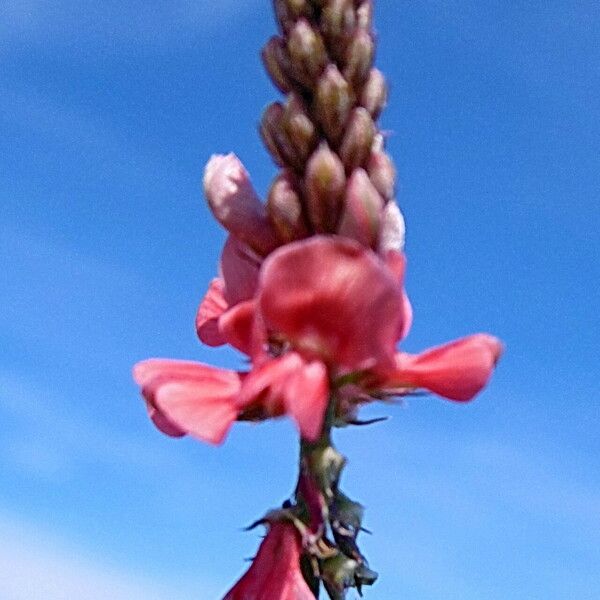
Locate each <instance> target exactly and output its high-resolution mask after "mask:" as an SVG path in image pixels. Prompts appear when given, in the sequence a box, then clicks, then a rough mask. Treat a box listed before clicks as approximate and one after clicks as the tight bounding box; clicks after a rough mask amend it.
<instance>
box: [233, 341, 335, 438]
mask: <svg viewBox="0 0 600 600" xmlns="http://www.w3.org/2000/svg"><path fill="white" fill-rule="evenodd" d="M328 399H329V383H328V380H327V370H326V368H325V365H324V364H323V363H321V362H318V361H314V362H311V363H307V362H306V361H305V360H304V359H303V358H302V357H301V356H300V355H299V354H298V353H296V352H288V353H287V354H285V355H283V356H280V357H278V358H271V359H270V360H268V361H266V362H264V363H263V364H262V365H260V366H258V367H254V368H253V369H252V371H251V372H250V373H249V374H248V375H247V376H246V377H245V379H244V381H243V384H242V391H241V392H240V394H239V396H238V403H237V406H238V408H239V409H247V408H249V407H254V408H257V407H258V408H260V410H261V414H264V415H265V416H271V417H279V416H281V415H283V414H289V415H290V417H291V418H292V419H294V421H295V422H296V424H297V426H298V429H299V431H300V433H301V435H302V437H303V438H304V439H307V440H309V441H316V440H317V439H318V437H319V435H320V434H321V428H322V426H323V419H324V416H325V410H326V408H327V402H328Z"/></svg>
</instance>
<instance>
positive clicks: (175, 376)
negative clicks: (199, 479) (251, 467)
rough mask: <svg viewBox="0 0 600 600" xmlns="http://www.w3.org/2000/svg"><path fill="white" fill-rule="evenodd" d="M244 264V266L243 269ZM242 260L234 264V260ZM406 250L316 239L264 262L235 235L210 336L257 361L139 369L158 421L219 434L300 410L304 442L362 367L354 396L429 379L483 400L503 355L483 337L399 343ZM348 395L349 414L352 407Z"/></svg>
mask: <svg viewBox="0 0 600 600" xmlns="http://www.w3.org/2000/svg"><path fill="white" fill-rule="evenodd" d="M240 261H241V264H242V266H241V267H240V268H234V267H235V265H236V264H237V263H238V262H240ZM231 265H233V267H232V268H230V266H231ZM404 269H405V259H404V256H403V255H402V254H401V253H399V252H398V251H395V250H389V251H387V253H386V255H385V256H384V257H381V256H379V255H377V254H375V253H374V252H372V251H371V250H369V249H367V248H365V247H363V246H361V245H360V244H358V243H357V242H354V241H352V240H349V239H345V238H341V237H335V236H313V237H311V238H309V239H306V240H302V241H298V242H292V243H289V244H286V245H285V246H283V247H281V248H279V249H278V250H276V251H275V252H273V253H271V254H270V255H269V256H268V257H267V258H266V259H264V261H263V262H262V266H261V267H260V269H259V267H258V264H257V263H255V262H252V261H250V262H248V256H247V250H246V249H245V248H244V245H243V244H241V243H239V242H238V241H237V240H235V238H232V237H230V239H229V241H228V244H227V245H226V248H225V250H224V252H223V258H222V273H223V276H222V278H219V279H215V280H213V282H212V283H211V286H210V288H209V290H208V293H207V295H206V297H205V298H204V300H203V302H202V304H201V305H200V309H199V312H198V318H197V326H198V333H199V335H200V338H201V339H202V340H204V341H206V342H207V343H209V344H210V345H219V344H223V343H228V344H230V345H232V346H233V347H235V348H237V349H239V350H241V351H242V352H244V353H245V354H246V355H247V356H249V357H250V359H251V363H252V364H251V369H250V370H249V372H244V373H238V372H236V371H228V370H224V369H217V368H214V367H209V366H207V365H202V364H199V363H190V362H182V361H166V360H150V361H145V362H142V363H140V364H138V365H137V366H136V367H135V370H134V377H135V379H136V381H137V382H138V383H139V384H140V385H141V386H142V393H143V395H144V397H145V398H146V401H147V404H148V410H149V413H150V416H151V418H152V420H153V421H154V423H155V424H156V425H157V427H158V428H159V429H161V431H163V432H165V433H167V434H168V435H184V434H185V433H189V434H191V435H193V436H195V437H197V438H199V439H202V440H204V441H208V442H211V443H220V442H221V441H222V440H223V439H224V437H225V435H226V434H227V431H228V430H229V428H230V426H231V424H232V423H233V422H234V421H235V420H238V419H239V420H263V419H267V418H272V417H279V416H283V415H289V416H290V417H291V418H292V419H293V420H294V421H295V422H296V424H297V426H298V429H299V431H300V433H301V435H302V437H303V438H304V439H307V440H310V441H315V440H317V439H318V437H319V435H320V432H321V429H322V426H323V419H324V415H325V410H326V408H327V403H328V401H329V398H330V396H331V392H332V389H331V383H330V382H331V381H334V382H335V380H336V379H337V378H339V377H340V376H342V375H348V374H355V375H356V377H355V378H354V386H353V387H354V389H356V391H357V393H356V395H355V398H356V400H355V404H356V405H358V404H361V403H363V402H365V401H368V400H372V399H376V398H378V397H380V396H381V395H382V394H383V395H391V394H395V395H403V394H406V393H408V392H410V391H412V390H414V389H417V388H419V389H420V388H422V389H426V390H429V391H432V392H434V393H436V394H438V395H440V396H443V397H445V398H448V399H451V400H457V401H466V400H470V399H471V398H473V397H474V396H475V395H476V394H477V393H478V392H479V391H480V390H481V389H482V388H483V387H484V386H485V384H486V383H487V381H488V379H489V377H490V376H491V373H492V371H493V369H494V366H495V364H496V362H497V360H498V358H499V356H500V354H501V352H502V345H501V344H500V342H499V341H498V340H497V339H496V338H494V337H492V336H489V335H486V334H477V335H473V336H470V337H467V338H464V339H462V340H457V341H455V342H451V343H449V344H446V345H444V346H440V347H438V348H432V349H430V350H427V351H425V352H423V353H421V354H418V355H410V354H406V353H404V352H397V351H396V348H395V347H396V344H397V342H398V341H399V340H401V339H403V338H404V336H405V335H406V334H407V332H408V329H409V328H410V324H411V319H412V311H411V308H410V303H409V302H408V299H407V297H406V294H405V293H404V289H403V279H404ZM347 390H348V388H346V390H343V393H341V394H340V400H339V401H340V402H343V403H344V405H345V406H346V407H347V410H343V411H342V413H344V412H346V413H347V414H348V415H350V414H352V411H353V404H352V401H351V399H349V398H350V396H349V394H348V393H347Z"/></svg>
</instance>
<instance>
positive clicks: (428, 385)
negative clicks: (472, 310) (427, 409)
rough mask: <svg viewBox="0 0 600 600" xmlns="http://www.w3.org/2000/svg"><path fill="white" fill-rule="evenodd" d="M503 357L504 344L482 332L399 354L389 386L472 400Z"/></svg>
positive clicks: (458, 399) (459, 399) (455, 398)
mask: <svg viewBox="0 0 600 600" xmlns="http://www.w3.org/2000/svg"><path fill="white" fill-rule="evenodd" d="M501 354H502V344H501V342H500V341H499V340H498V339H496V338H495V337H493V336H491V335H487V334H484V333H479V334H476V335H471V336H469V337H466V338H462V339H460V340H456V341H454V342H450V343H448V344H445V345H443V346H438V347H436V348H431V349H430V350H427V351H425V352H422V353H421V354H417V355H411V354H405V353H402V352H401V353H398V354H397V355H396V367H395V370H394V372H393V374H392V375H391V377H390V378H389V381H388V385H389V384H391V386H394V387H417V388H424V389H426V390H430V391H431V392H434V393H435V394H438V395H440V396H443V397H444V398H449V399H450V400H457V401H461V402H464V401H467V400H471V399H472V398H473V397H474V396H475V395H476V394H477V393H478V392H480V391H481V390H482V389H483V387H484V386H485V385H486V383H487V382H488V379H489V378H490V376H491V374H492V371H493V370H494V367H495V365H496V363H497V361H498V359H499V358H500V355H501Z"/></svg>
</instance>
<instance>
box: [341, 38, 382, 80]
mask: <svg viewBox="0 0 600 600" xmlns="http://www.w3.org/2000/svg"><path fill="white" fill-rule="evenodd" d="M374 56H375V43H374V42H373V37H372V36H371V34H370V33H369V32H368V31H366V30H364V29H359V30H358V31H357V32H356V33H355V34H354V35H353V36H352V41H351V42H350V44H349V46H348V49H347V50H346V66H345V68H344V77H345V78H346V79H347V80H348V81H350V82H352V83H353V84H354V85H356V86H360V85H362V84H363V82H364V81H365V79H366V77H367V74H368V73H369V70H370V68H371V66H372V65H373V58H374Z"/></svg>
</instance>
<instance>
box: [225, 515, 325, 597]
mask: <svg viewBox="0 0 600 600" xmlns="http://www.w3.org/2000/svg"><path fill="white" fill-rule="evenodd" d="M300 553H301V541H300V535H299V533H298V531H297V530H296V528H295V527H294V526H293V525H292V524H291V523H283V522H277V523H273V524H271V525H270V527H269V532H268V533H267V536H266V537H265V539H264V540H263V541H262V543H261V545H260V548H259V549H258V554H257V555H256V557H255V558H254V561H253V562H252V565H251V566H250V568H249V569H248V571H246V573H245V574H244V575H243V576H242V578H241V579H240V580H239V581H238V582H237V583H236V584H235V585H234V586H233V588H232V589H231V590H230V591H229V592H228V593H227V594H226V595H225V597H224V598H223V600H314V599H315V596H314V594H313V593H312V592H311V591H310V588H309V587H308V585H307V583H306V582H305V581H304V578H303V577H302V572H301V570H300Z"/></svg>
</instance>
